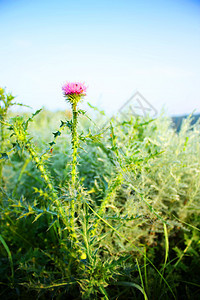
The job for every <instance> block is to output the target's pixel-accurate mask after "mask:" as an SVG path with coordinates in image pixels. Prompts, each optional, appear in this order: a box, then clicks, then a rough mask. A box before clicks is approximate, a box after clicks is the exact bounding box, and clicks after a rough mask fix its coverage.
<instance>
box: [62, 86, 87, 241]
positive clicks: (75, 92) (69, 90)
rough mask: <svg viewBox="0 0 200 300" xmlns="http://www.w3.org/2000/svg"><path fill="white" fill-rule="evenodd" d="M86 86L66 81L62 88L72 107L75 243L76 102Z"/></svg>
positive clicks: (72, 217)
mask: <svg viewBox="0 0 200 300" xmlns="http://www.w3.org/2000/svg"><path fill="white" fill-rule="evenodd" d="M86 89H87V88H86V86H85V85H84V84H83V83H80V82H67V83H66V84H65V85H63V87H62V90H63V93H64V96H65V97H66V100H67V101H68V102H69V103H70V104H71V107H72V114H73V118H72V127H71V133H72V140H71V143H72V149H73V152H72V170H71V190H72V195H71V196H72V197H71V207H70V208H71V216H70V217H71V218H70V227H71V236H72V238H73V239H74V240H75V243H76V244H77V243H78V238H77V234H76V231H75V204H76V200H77V168H76V166H77V151H78V134H77V123H78V110H77V104H78V102H79V101H80V100H81V98H82V97H84V96H85V95H86V94H85V92H86Z"/></svg>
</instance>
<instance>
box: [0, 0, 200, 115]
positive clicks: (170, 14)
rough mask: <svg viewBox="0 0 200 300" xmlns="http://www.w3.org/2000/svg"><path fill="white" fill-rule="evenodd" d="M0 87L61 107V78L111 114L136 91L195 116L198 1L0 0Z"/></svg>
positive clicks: (37, 104) (171, 110) (29, 101)
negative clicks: (81, 88) (82, 89)
mask: <svg viewBox="0 0 200 300" xmlns="http://www.w3.org/2000/svg"><path fill="white" fill-rule="evenodd" d="M0 32H1V34H0V41H1V44H0V45H1V47H0V66H1V68H0V86H2V87H6V88H7V91H11V92H12V93H13V94H14V95H17V98H16V100H17V101H18V102H23V103H24V104H26V105H30V106H31V107H33V109H38V108H41V107H42V106H45V107H46V108H48V109H50V110H58V109H65V108H66V103H65V101H64V98H63V95H62V90H61V87H62V85H63V83H65V82H66V81H82V82H85V83H86V85H88V93H87V99H86V102H87V101H89V102H90V103H91V104H92V105H95V106H97V107H99V108H100V109H104V110H105V111H106V112H107V113H115V112H116V111H117V110H118V109H119V108H120V107H121V106H122V105H123V104H124V102H126V100H127V99H128V98H130V97H131V95H132V94H133V93H134V91H136V90H138V91H139V92H140V93H141V94H142V95H143V96H144V97H145V98H146V99H147V100H148V101H149V102H150V103H151V104H152V105H153V106H154V107H155V108H156V109H157V110H158V112H160V110H161V109H162V108H163V107H164V108H165V110H166V112H167V113H168V114H170V115H182V114H189V113H191V112H193V111H194V110H196V113H200V88H199V86H200V0H173V1H172V0H168V1H163V0H160V1H159V0H152V1H147V0H141V1H139V2H138V1H130V0H123V1H122V0H121V1H119V0H116V1H108V0H107V1H105V0H102V1H98V2H94V1H91V0H90V1H88V0H85V1H82V0H77V1H64V0H57V1H47V0H43V1H39V0H35V1H25V0H15V1H14V0H0Z"/></svg>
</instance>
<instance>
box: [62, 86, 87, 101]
mask: <svg viewBox="0 0 200 300" xmlns="http://www.w3.org/2000/svg"><path fill="white" fill-rule="evenodd" d="M62 90H63V93H64V96H66V97H67V100H68V101H69V102H71V103H75V104H76V103H78V102H79V101H80V100H81V97H84V96H86V90H87V87H86V86H85V85H84V83H81V82H67V83H65V84H64V85H63V86H62Z"/></svg>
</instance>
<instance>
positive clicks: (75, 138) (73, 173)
mask: <svg viewBox="0 0 200 300" xmlns="http://www.w3.org/2000/svg"><path fill="white" fill-rule="evenodd" d="M72 112H73V122H72V148H73V153H72V171H71V183H72V200H71V226H72V228H73V231H74V214H75V200H76V177H77V170H76V165H77V149H78V135H77V114H78V112H77V104H76V103H72Z"/></svg>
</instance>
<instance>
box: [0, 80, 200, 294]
mask: <svg viewBox="0 0 200 300" xmlns="http://www.w3.org/2000/svg"><path fill="white" fill-rule="evenodd" d="M62 91H63V95H64V97H65V99H66V101H67V102H68V103H69V104H70V106H71V110H72V114H70V115H69V117H68V118H67V119H65V120H62V121H61V123H60V126H59V128H58V130H56V131H53V139H52V138H50V137H47V136H46V135H45V141H46V140H48V143H44V142H41V141H38V139H37V138H34V135H32V134H31V133H30V132H31V130H30V127H31V126H32V125H33V124H34V119H36V121H37V120H40V121H42V122H43V121H44V119H45V118H46V117H45V116H46V115H47V114H42V115H41V110H38V111H36V112H35V113H33V114H32V115H30V116H29V117H26V116H14V117H12V118H10V119H9V114H7V113H6V115H5V114H2V115H1V120H0V121H1V125H3V135H4V138H3V139H1V147H2V148H1V156H0V159H1V162H2V165H3V166H4V169H2V176H4V184H2V185H1V187H0V188H1V190H0V191H1V193H0V198H1V200H2V201H1V205H0V209H1V218H0V225H1V234H0V244H1V248H0V253H1V257H0V266H1V268H0V296H1V298H5V297H6V295H7V293H9V297H8V299H15V298H16V295H18V296H19V297H20V298H24V299H25V298H29V294H30V291H31V293H32V291H33V293H34V294H33V297H34V298H37V299H40V298H41V299H49V298H52V299H64V298H66V297H67V298H69V299H116V298H119V299H132V298H134V299H138V300H140V299H176V298H177V299H179V298H181V296H180V297H179V295H178V292H179V291H180V292H181V293H182V294H181V295H184V297H182V298H183V299H186V298H185V294H186V293H190V294H191V295H192V293H193V290H194V291H195V292H194V293H193V295H194V297H193V299H195V293H197V292H198V288H199V284H198V282H197V279H198V277H199V272H198V268H197V267H195V266H198V265H199V263H200V261H199V258H198V251H199V250H200V248H199V247H200V244H199V229H198V228H197V227H198V224H199V215H198V213H197V211H198V209H199V195H200V185H199V182H200V180H199V176H200V175H199V174H200V172H199V170H200V167H199V166H200V161H199V157H200V147H199V124H197V125H195V126H193V127H192V128H191V127H190V125H189V121H188V122H186V123H185V124H183V127H182V130H181V132H180V133H179V134H177V133H176V132H175V131H174V129H173V128H172V127H171V124H170V123H169V121H167V120H165V119H164V118H163V117H160V118H157V119H154V120H151V119H148V118H146V119H145V120H144V119H142V118H136V117H131V118H130V120H126V121H124V120H117V121H115V120H114V121H112V122H111V123H110V124H108V126H107V128H104V129H103V131H102V132H99V130H98V128H96V125H94V123H93V124H92V125H91V120H90V119H89V118H87V116H86V112H85V111H83V110H81V109H80V108H79V104H80V103H81V101H82V100H83V99H84V97H85V96H86V92H87V87H86V86H85V84H84V83H79V82H74V83H70V82H67V83H66V84H64V85H63V87H62ZM0 93H3V94H2V95H3V96H1V97H3V98H2V99H4V101H7V100H6V99H7V96H8V95H6V93H5V92H2V90H0ZM2 103H3V102H1V104H2ZM4 105H5V104H4ZM4 105H2V109H4V107H5V106H4ZM56 116H57V115H56ZM37 118H38V119H37ZM61 118H63V117H61ZM7 119H8V120H7ZM59 119H60V115H59ZM53 123H54V122H53ZM37 124H45V126H44V127H45V128H46V124H48V123H47V122H44V123H41V122H35V125H34V126H37ZM51 125H52V124H51ZM79 125H83V126H79ZM52 126H53V125H52ZM38 127H40V126H38ZM51 128H52V127H51ZM40 129H41V128H40ZM37 130H38V132H39V128H38V129H37ZM95 130H97V133H95ZM44 131H45V130H44ZM32 132H33V130H32ZM5 136H6V139H5ZM169 136H170V139H169ZM66 137H67V138H66ZM41 140H42V139H41ZM49 141H51V142H49ZM190 223H192V224H193V225H192V226H191V225H190ZM188 228H189V229H188ZM187 261H189V262H190V263H191V270H190V269H189V267H188V266H187ZM198 262H199V263H198ZM195 270H196V273H195ZM184 272H187V274H188V275H187V276H186V275H184V276H185V277H186V279H185V280H182V279H181V276H182V274H185V273H184ZM193 274H195V276H196V277H195V276H193ZM190 277H191V278H190ZM192 278H193V279H192ZM192 281H193V282H192ZM195 288H196V290H195ZM18 296H17V297H18ZM190 298H191V297H188V299H190Z"/></svg>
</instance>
